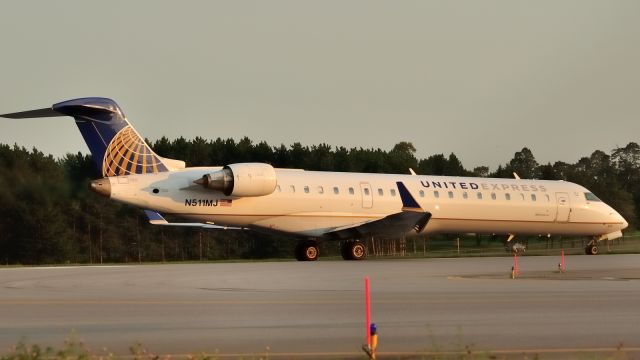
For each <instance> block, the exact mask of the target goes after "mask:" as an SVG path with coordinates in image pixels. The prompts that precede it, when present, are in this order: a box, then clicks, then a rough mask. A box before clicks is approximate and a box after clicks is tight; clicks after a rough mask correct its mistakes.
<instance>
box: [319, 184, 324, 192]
mask: <svg viewBox="0 0 640 360" xmlns="http://www.w3.org/2000/svg"><path fill="white" fill-rule="evenodd" d="M318 194H324V188H323V187H322V186H318Z"/></svg>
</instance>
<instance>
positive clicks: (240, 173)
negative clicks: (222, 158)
mask: <svg viewBox="0 0 640 360" xmlns="http://www.w3.org/2000/svg"><path fill="white" fill-rule="evenodd" d="M194 183H196V184H199V185H202V186H204V187H206V188H208V189H212V190H216V191H221V192H222V193H224V194H225V195H227V196H229V195H233V196H264V195H269V194H271V193H273V192H274V191H275V189H276V183H277V181H276V171H275V170H274V168H273V166H271V165H269V164H262V163H241V164H231V165H227V166H225V167H223V168H222V169H221V170H218V171H216V172H214V173H211V174H206V175H204V176H202V178H200V179H198V180H196V181H194Z"/></svg>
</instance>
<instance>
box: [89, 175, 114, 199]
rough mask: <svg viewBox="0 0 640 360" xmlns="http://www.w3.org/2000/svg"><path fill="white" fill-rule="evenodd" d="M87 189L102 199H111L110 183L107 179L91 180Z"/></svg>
mask: <svg viewBox="0 0 640 360" xmlns="http://www.w3.org/2000/svg"><path fill="white" fill-rule="evenodd" d="M89 189H91V191H93V192H96V193H98V194H100V195H102V196H104V197H111V182H110V181H109V179H108V178H102V179H98V180H93V181H92V182H91V183H90V184H89Z"/></svg>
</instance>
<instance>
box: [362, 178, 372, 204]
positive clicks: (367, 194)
mask: <svg viewBox="0 0 640 360" xmlns="http://www.w3.org/2000/svg"><path fill="white" fill-rule="evenodd" d="M360 192H361V193H362V207H363V208H365V209H370V208H371V207H372V206H373V193H372V192H371V184H369V183H360Z"/></svg>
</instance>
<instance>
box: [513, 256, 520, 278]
mask: <svg viewBox="0 0 640 360" xmlns="http://www.w3.org/2000/svg"><path fill="white" fill-rule="evenodd" d="M513 270H514V271H515V273H516V276H518V275H520V270H519V269H518V254H513Z"/></svg>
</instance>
